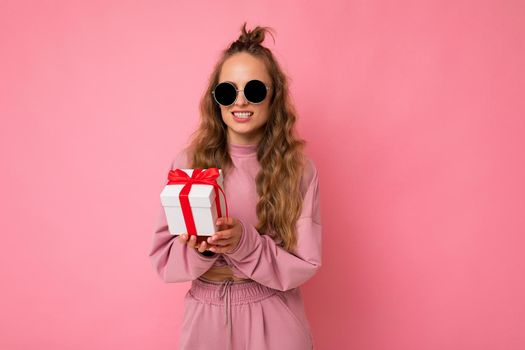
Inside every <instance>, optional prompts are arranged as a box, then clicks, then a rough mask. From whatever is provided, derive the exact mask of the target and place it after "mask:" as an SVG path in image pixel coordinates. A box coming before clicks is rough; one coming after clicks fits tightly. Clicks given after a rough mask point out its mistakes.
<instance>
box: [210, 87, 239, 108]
mask: <svg viewBox="0 0 525 350" xmlns="http://www.w3.org/2000/svg"><path fill="white" fill-rule="evenodd" d="M214 91H215V92H214V95H215V100H217V102H218V103H220V104H221V105H223V106H229V105H231V104H232V103H233V102H235V97H236V96H237V91H235V87H234V86H233V85H232V84H229V83H220V84H219V85H217V86H216V87H215V90H214Z"/></svg>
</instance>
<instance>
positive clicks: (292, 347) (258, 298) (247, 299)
mask: <svg viewBox="0 0 525 350" xmlns="http://www.w3.org/2000/svg"><path fill="white" fill-rule="evenodd" d="M181 328H182V329H181V332H180V338H179V349H181V350H210V349H217V350H222V349H232V350H259V349H261V350H263V349H264V350H267V349H270V350H280V349H283V350H284V349H286V350H310V349H313V345H312V336H311V331H310V325H309V322H308V320H307V318H306V314H305V311H304V305H303V301H302V296H301V292H300V289H299V288H295V289H291V290H288V291H286V292H282V291H279V290H276V289H272V288H269V287H266V286H264V285H262V284H259V283H257V282H255V281H233V280H227V281H224V282H216V281H210V280H205V279H203V278H198V279H196V280H194V281H192V283H191V288H190V289H189V290H188V292H187V293H186V296H185V297H184V318H183V321H182V327H181Z"/></svg>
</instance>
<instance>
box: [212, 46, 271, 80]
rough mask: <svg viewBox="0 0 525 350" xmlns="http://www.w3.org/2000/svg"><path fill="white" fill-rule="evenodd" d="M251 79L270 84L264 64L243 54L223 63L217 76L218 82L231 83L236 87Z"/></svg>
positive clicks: (258, 59)
mask: <svg viewBox="0 0 525 350" xmlns="http://www.w3.org/2000/svg"><path fill="white" fill-rule="evenodd" d="M252 79H258V80H261V81H263V82H265V83H269V82H270V76H269V75H268V72H267V70H266V66H265V64H264V62H263V61H262V60H261V59H260V58H257V57H254V56H252V55H250V54H248V53H245V52H242V53H238V54H235V55H233V56H231V57H229V58H228V59H227V60H226V61H224V63H223V65H222V69H221V73H220V74H219V82H222V81H231V82H233V83H236V84H238V85H239V84H246V83H247V82H248V81H250V80H252Z"/></svg>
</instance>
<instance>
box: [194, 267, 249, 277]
mask: <svg viewBox="0 0 525 350" xmlns="http://www.w3.org/2000/svg"><path fill="white" fill-rule="evenodd" d="M201 277H202V278H204V279H207V280H211V281H225V280H227V279H232V280H234V281H248V280H250V279H249V278H239V277H235V276H234V275H233V271H232V269H231V268H230V267H228V266H222V267H212V268H211V269H209V270H208V271H206V272H205V273H204V274H203V275H202V276H201Z"/></svg>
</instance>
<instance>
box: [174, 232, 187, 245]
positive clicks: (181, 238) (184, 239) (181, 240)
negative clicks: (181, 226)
mask: <svg viewBox="0 0 525 350" xmlns="http://www.w3.org/2000/svg"><path fill="white" fill-rule="evenodd" d="M177 240H178V241H179V243H180V244H186V242H187V241H188V235H187V234H185V233H184V234H182V235H179V236H178V237H177Z"/></svg>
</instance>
